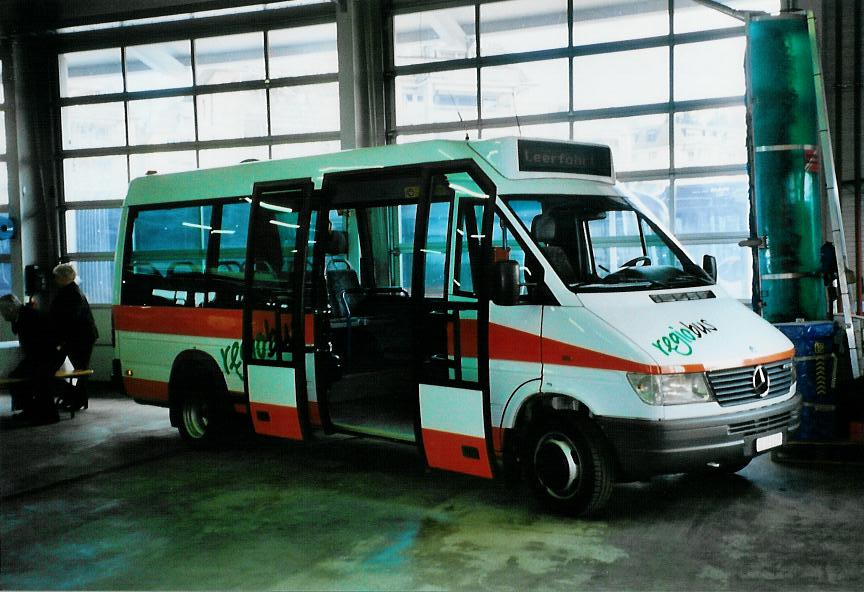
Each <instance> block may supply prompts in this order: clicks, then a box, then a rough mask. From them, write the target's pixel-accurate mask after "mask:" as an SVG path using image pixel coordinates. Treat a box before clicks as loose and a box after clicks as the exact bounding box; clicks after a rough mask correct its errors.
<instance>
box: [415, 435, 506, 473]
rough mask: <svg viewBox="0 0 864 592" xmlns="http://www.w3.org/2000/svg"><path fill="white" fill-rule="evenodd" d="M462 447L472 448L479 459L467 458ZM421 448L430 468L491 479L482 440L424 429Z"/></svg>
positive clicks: (487, 456) (487, 457) (490, 470)
mask: <svg viewBox="0 0 864 592" xmlns="http://www.w3.org/2000/svg"><path fill="white" fill-rule="evenodd" d="M463 446H467V447H471V448H474V449H475V450H476V451H477V454H478V456H479V458H467V457H466V456H465V455H464V454H463V453H462V447H463ZM423 448H424V450H425V451H426V461H427V462H428V463H429V466H430V467H432V468H435V469H444V470H446V471H455V472H457V473H465V474H467V475H475V476H477V477H485V478H487V479H491V478H492V467H491V466H490V465H489V455H488V454H487V453H486V441H485V440H484V439H483V438H477V437H475V436H465V435H463V434H453V433H450V432H441V431H438V430H429V429H425V428H424V429H423Z"/></svg>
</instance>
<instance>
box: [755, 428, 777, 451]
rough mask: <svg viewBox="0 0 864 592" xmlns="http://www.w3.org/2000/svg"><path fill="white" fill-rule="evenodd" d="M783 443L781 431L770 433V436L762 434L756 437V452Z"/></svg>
mask: <svg viewBox="0 0 864 592" xmlns="http://www.w3.org/2000/svg"><path fill="white" fill-rule="evenodd" d="M782 445H783V433H782V432H780V433H778V434H771V435H770V436H762V437H761V438H756V452H764V451H765V450H770V449H771V448H777V447H778V446H782Z"/></svg>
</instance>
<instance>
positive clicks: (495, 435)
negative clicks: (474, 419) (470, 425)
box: [492, 428, 504, 456]
mask: <svg viewBox="0 0 864 592" xmlns="http://www.w3.org/2000/svg"><path fill="white" fill-rule="evenodd" d="M492 447H493V448H494V449H495V454H497V455H499V456H500V455H501V454H502V453H503V452H504V428H492Z"/></svg>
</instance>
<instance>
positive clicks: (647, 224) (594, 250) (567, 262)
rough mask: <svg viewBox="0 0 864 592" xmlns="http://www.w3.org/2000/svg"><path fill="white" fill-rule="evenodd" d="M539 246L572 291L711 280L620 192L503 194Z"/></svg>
mask: <svg viewBox="0 0 864 592" xmlns="http://www.w3.org/2000/svg"><path fill="white" fill-rule="evenodd" d="M503 200H504V201H505V202H506V203H507V204H508V205H509V206H510V208H511V209H512V210H513V212H514V213H515V214H516V216H517V217H518V218H519V220H520V221H521V222H522V224H523V225H524V226H525V228H526V229H527V230H528V231H529V233H530V235H531V237H532V238H533V239H534V241H535V242H536V243H537V245H538V246H539V248H540V251H541V252H542V253H543V255H544V256H545V257H546V259H547V260H548V261H549V263H550V264H551V265H552V268H553V269H554V270H555V271H556V272H557V273H558V275H559V277H560V278H561V279H562V280H563V281H564V283H565V284H567V286H568V287H570V289H572V290H574V291H577V292H589V291H608V290H638V289H654V288H673V287H674V288H683V287H692V286H705V285H709V284H712V283H713V282H712V280H711V278H710V276H709V275H708V274H707V273H705V272H704V271H703V270H702V269H701V268H700V267H698V266H697V265H696V264H694V263H693V262H692V261H691V260H690V259H689V258H688V257H687V255H685V254H684V252H683V251H681V249H680V248H679V247H678V246H677V245H675V244H674V243H673V242H672V241H671V240H669V238H667V237H666V236H665V235H664V234H663V233H662V232H661V231H660V230H659V228H657V226H656V225H654V223H652V222H651V221H650V220H649V219H648V218H646V217H645V216H643V215H642V214H641V213H639V212H638V211H636V210H635V209H634V208H633V206H632V205H630V203H629V202H628V201H627V200H625V199H624V198H622V197H609V196H594V195H592V196H588V195H585V196H573V195H548V196H543V195H519V196H503Z"/></svg>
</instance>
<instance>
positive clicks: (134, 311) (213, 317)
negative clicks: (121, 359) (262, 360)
mask: <svg viewBox="0 0 864 592" xmlns="http://www.w3.org/2000/svg"><path fill="white" fill-rule="evenodd" d="M114 328H115V329H116V330H117V331H136V332H138V333H164V334H169V335H190V336H194V337H217V338H224V339H235V340H239V339H241V337H242V335H243V311H241V310H228V309H221V308H182V307H172V306H115V307H114Z"/></svg>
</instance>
